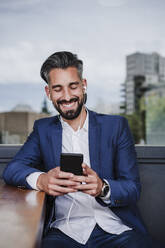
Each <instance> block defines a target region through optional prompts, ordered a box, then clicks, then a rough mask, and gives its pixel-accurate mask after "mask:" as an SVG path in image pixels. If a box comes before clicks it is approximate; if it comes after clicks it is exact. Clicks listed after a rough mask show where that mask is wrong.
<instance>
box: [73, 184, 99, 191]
mask: <svg viewBox="0 0 165 248" xmlns="http://www.w3.org/2000/svg"><path fill="white" fill-rule="evenodd" d="M73 188H74V189H78V190H81V191H84V190H91V189H96V184H80V185H77V186H74V187H73Z"/></svg>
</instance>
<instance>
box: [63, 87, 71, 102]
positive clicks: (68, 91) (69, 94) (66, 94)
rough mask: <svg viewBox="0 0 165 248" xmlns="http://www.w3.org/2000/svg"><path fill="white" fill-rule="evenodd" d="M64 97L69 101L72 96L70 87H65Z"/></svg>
mask: <svg viewBox="0 0 165 248" xmlns="http://www.w3.org/2000/svg"><path fill="white" fill-rule="evenodd" d="M63 97H64V99H65V100H66V101H69V100H70V98H71V93H70V90H69V89H64V95H63Z"/></svg>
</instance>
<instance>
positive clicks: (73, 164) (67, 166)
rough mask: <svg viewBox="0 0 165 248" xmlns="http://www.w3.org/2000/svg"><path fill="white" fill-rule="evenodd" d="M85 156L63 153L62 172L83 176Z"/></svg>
mask: <svg viewBox="0 0 165 248" xmlns="http://www.w3.org/2000/svg"><path fill="white" fill-rule="evenodd" d="M82 163H83V154H79V153H61V161H60V167H61V170H62V171H65V172H71V173H73V174H74V175H82V174H83V169H82V166H81V164H82Z"/></svg>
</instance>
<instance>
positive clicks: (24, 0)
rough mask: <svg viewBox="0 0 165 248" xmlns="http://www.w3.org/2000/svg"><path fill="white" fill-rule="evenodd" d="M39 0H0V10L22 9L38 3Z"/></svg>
mask: <svg viewBox="0 0 165 248" xmlns="http://www.w3.org/2000/svg"><path fill="white" fill-rule="evenodd" d="M39 2H41V0H12V1H11V0H1V1H0V10H7V11H14V10H22V9H26V8H27V7H31V6H32V5H35V4H38V3H39Z"/></svg>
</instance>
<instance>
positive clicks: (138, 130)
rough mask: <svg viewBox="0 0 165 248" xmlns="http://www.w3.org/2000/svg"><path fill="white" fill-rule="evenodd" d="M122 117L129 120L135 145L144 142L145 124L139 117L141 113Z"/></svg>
mask: <svg viewBox="0 0 165 248" xmlns="http://www.w3.org/2000/svg"><path fill="white" fill-rule="evenodd" d="M121 115H122V116H124V117H125V118H126V119H127V120H128V123H129V126H130V129H131V132H132V135H133V138H134V142H135V144H139V143H140V142H141V141H142V140H144V137H143V129H142V126H143V123H142V119H141V118H140V117H139V113H133V114H132V115H126V114H121Z"/></svg>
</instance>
